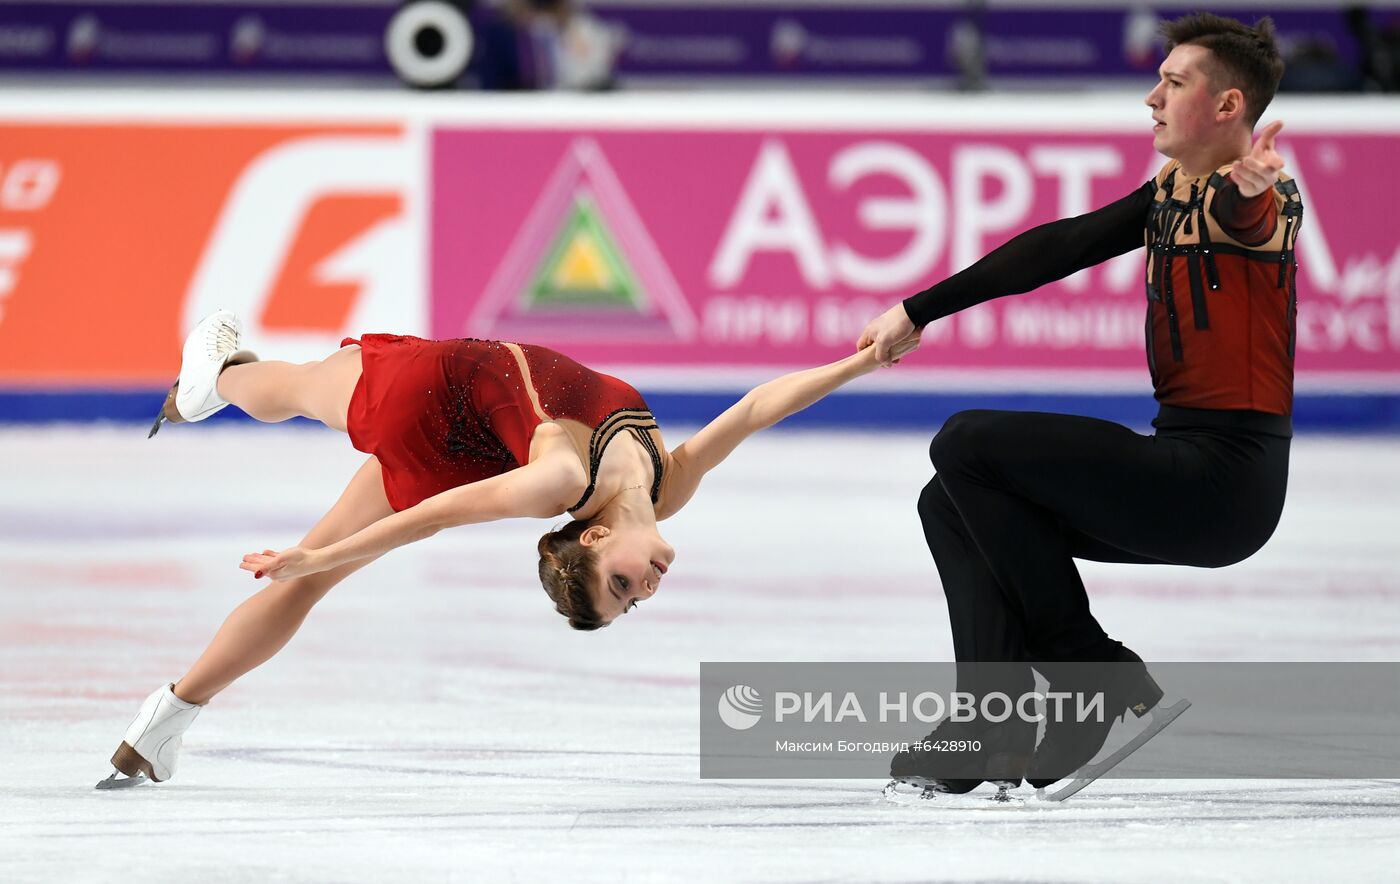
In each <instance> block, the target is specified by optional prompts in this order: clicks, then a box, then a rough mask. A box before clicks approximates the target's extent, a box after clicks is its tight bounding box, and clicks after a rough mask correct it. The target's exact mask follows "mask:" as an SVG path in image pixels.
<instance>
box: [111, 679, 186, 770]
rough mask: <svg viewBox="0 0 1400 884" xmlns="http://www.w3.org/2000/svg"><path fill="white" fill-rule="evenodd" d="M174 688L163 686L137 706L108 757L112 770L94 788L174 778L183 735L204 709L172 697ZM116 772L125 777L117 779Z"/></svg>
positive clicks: (170, 685) (171, 685) (172, 686)
mask: <svg viewBox="0 0 1400 884" xmlns="http://www.w3.org/2000/svg"><path fill="white" fill-rule="evenodd" d="M174 687H175V685H174V684H168V685H165V686H164V687H162V688H160V689H158V690H157V691H156V692H155V693H153V694H151V695H150V696H149V697H147V698H146V702H144V703H142V704H141V711H140V712H138V713H136V718H135V719H134V720H133V721H132V722H131V725H130V726H129V727H128V728H127V729H126V735H125V736H124V737H122V744H121V745H120V746H118V747H117V751H116V753H115V754H113V755H112V766H113V767H115V768H116V770H115V771H113V772H112V775H111V776H109V777H107V779H105V780H103V781H102V782H100V783H98V784H97V788H99V789H122V788H127V787H129V786H139V785H141V784H142V783H144V782H147V781H148V780H149V781H150V782H155V783H163V782H165V781H166V780H168V779H170V778H171V777H173V776H174V775H175V765H176V762H177V761H179V757H180V744H181V743H182V742H183V740H184V733H185V731H186V730H187V729H188V728H189V726H190V725H191V724H193V723H194V719H195V716H197V715H199V710H201V709H203V708H204V707H203V706H199V705H197V704H194V703H186V702H185V701H184V700H181V699H180V698H179V697H177V696H175V692H174V691H173V690H172V688H174ZM119 773H120V774H125V776H124V777H119V776H117V774H119Z"/></svg>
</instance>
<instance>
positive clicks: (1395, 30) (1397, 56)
mask: <svg viewBox="0 0 1400 884" xmlns="http://www.w3.org/2000/svg"><path fill="white" fill-rule="evenodd" d="M1347 24H1348V25H1350V26H1351V32H1352V33H1353V34H1355V35H1356V42H1357V43H1358V44H1360V46H1361V76H1362V77H1363V78H1364V80H1365V83H1366V87H1367V88H1368V89H1371V90H1380V91H1382V92H1395V91H1400V21H1397V20H1396V19H1395V18H1394V17H1393V15H1392V17H1391V18H1390V20H1389V21H1387V22H1385V23H1384V24H1382V25H1379V26H1378V25H1377V24H1376V23H1375V21H1374V20H1373V18H1372V13H1371V12H1370V10H1368V9H1367V8H1365V7H1363V6H1354V7H1352V8H1351V9H1348V10H1347Z"/></svg>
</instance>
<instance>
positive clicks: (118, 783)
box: [93, 770, 150, 792]
mask: <svg viewBox="0 0 1400 884" xmlns="http://www.w3.org/2000/svg"><path fill="white" fill-rule="evenodd" d="M149 782H150V780H149V779H147V778H146V775H145V774H143V773H138V774H137V775H136V776H134V777H129V776H126V775H125V774H123V773H122V772H121V771H119V770H114V771H112V774H111V776H109V777H107V779H105V780H103V781H102V782H100V783H98V784H97V785H96V786H94V787H93V788H95V789H100V790H102V791H103V792H106V791H108V790H111V789H134V788H136V787H137V786H142V785H145V784H146V783H149Z"/></svg>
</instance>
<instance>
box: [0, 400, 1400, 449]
mask: <svg viewBox="0 0 1400 884" xmlns="http://www.w3.org/2000/svg"><path fill="white" fill-rule="evenodd" d="M642 394H643V396H644V397H645V398H646V400H647V403H648V404H649V405H650V406H651V408H652V411H653V412H655V414H656V416H657V419H658V420H659V421H660V422H661V424H662V426H663V427H666V426H682V427H685V426H695V425H698V424H703V423H705V422H707V421H709V420H711V419H713V418H714V417H716V416H718V415H719V414H720V412H722V411H724V409H726V408H728V407H729V406H730V405H733V404H734V402H735V401H736V400H737V399H738V398H739V396H740V395H741V393H740V392H739V391H734V392H715V391H676V390H670V391H666V390H652V391H648V390H646V389H645V388H643V390H642ZM164 398H165V391H164V390H160V389H154V388H153V389H150V390H106V391H104V390H69V391H62V392H54V391H36V390H29V391H14V390H10V391H4V390H0V427H3V426H19V425H28V424H50V425H52V424H81V423H91V422H96V421H108V422H119V423H130V424H132V425H133V431H135V430H137V429H139V430H141V431H143V432H144V430H145V428H146V427H147V426H148V425H149V424H150V422H151V420H152V419H154V417H155V414H156V410H157V409H158V408H159V407H160V404H161V402H163V401H164ZM978 408H990V409H1006V410H1012V411H1048V412H1055V413H1062V414H1078V415H1084V416H1086V417H1096V418H1100V419H1102V420H1109V421H1114V422H1116V423H1121V424H1125V425H1127V426H1130V427H1133V428H1135V429H1139V430H1146V429H1148V428H1149V426H1150V422H1151V420H1152V417H1153V415H1155V414H1156V412H1157V404H1156V402H1155V401H1154V400H1153V399H1152V398H1151V396H1149V395H1145V394H1141V393H1109V394H1096V393H1083V392H1074V393H1011V392H987V391H978V392H952V393H914V392H908V391H898V392H874V393H838V394H835V395H832V396H828V397H827V398H826V399H824V400H822V401H820V402H818V403H816V404H815V405H813V406H811V407H810V408H808V409H807V410H806V411H803V412H800V413H799V414H796V415H793V416H792V417H790V418H788V419H787V420H785V421H783V423H782V424H781V426H782V427H784V428H788V429H803V430H826V429H864V430H905V431H915V430H923V429H931V428H934V427H937V426H939V425H940V424H942V423H943V422H944V421H945V420H947V419H948V418H949V417H950V416H951V415H953V414H956V413H957V412H959V411H966V410H968V409H978ZM209 420H210V421H214V422H218V423H230V424H232V423H240V422H241V423H252V422H253V419H252V418H250V417H248V416H247V415H245V414H243V412H241V411H239V410H238V409H237V408H228V409H225V410H224V411H222V412H220V413H219V414H217V415H215V416H214V417H212V418H210V419H209ZM294 423H306V424H309V423H310V422H309V421H303V420H301V419H297V420H296V421H294ZM1293 426H1294V429H1295V430H1297V431H1299V432H1314V433H1328V432H1334V433H1335V432H1347V433H1369V432H1381V433H1396V432H1400V394H1364V395H1342V394H1336V393H1317V394H1303V395H1298V396H1297V397H1295V399H1294V413H1293ZM673 441H674V440H673Z"/></svg>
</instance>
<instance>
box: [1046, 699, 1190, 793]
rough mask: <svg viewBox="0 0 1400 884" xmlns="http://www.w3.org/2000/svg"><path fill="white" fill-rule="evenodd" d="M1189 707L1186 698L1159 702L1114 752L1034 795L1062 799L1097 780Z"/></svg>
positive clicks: (1188, 701)
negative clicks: (1063, 782)
mask: <svg viewBox="0 0 1400 884" xmlns="http://www.w3.org/2000/svg"><path fill="white" fill-rule="evenodd" d="M1190 708H1191V701H1190V700H1180V701H1178V702H1176V703H1173V704H1172V705H1170V706H1167V707H1165V708H1163V707H1162V706H1158V707H1156V708H1154V709H1153V710H1152V711H1151V712H1150V713H1148V724H1147V727H1145V728H1143V729H1142V731H1141V732H1140V733H1138V735H1137V736H1135V737H1133V738H1132V739H1131V740H1129V741H1128V742H1126V743H1124V744H1123V745H1122V746H1121V747H1119V749H1118V750H1117V751H1116V752H1114V753H1113V754H1112V755H1110V756H1108V757H1107V758H1105V759H1104V760H1103V761H1099V762H1093V761H1091V762H1089V763H1088V764H1086V765H1084V766H1083V767H1081V768H1080V769H1079V770H1077V771H1075V772H1074V773H1073V774H1072V775H1071V776H1073V777H1074V779H1073V780H1071V781H1070V783H1069V785H1067V786H1064V787H1063V788H1061V789H1057V790H1056V791H1054V792H1051V791H1049V790H1048V787H1047V788H1046V789H1037V790H1036V797H1038V798H1040V799H1042V800H1044V801H1064V800H1065V799H1066V798H1068V797H1070V796H1071V795H1073V794H1075V793H1076V792H1078V791H1079V790H1080V789H1083V788H1084V787H1085V786H1087V785H1089V784H1090V783H1092V782H1093V781H1094V780H1097V779H1098V778H1099V777H1101V776H1103V775H1104V774H1106V773H1108V772H1109V771H1110V770H1112V769H1113V768H1115V767H1117V766H1118V764H1119V762H1121V761H1122V760H1123V759H1125V758H1127V757H1128V756H1129V755H1132V754H1133V753H1134V752H1136V751H1137V750H1139V749H1141V748H1142V746H1143V744H1144V743H1146V742H1147V741H1148V740H1150V739H1152V738H1153V737H1155V736H1157V735H1158V734H1160V733H1161V732H1162V730H1163V729H1164V728H1165V727H1166V726H1167V725H1169V724H1171V723H1172V722H1173V721H1176V719H1177V718H1178V717H1179V716H1180V715H1181V713H1183V712H1185V711H1186V710H1187V709H1190Z"/></svg>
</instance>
